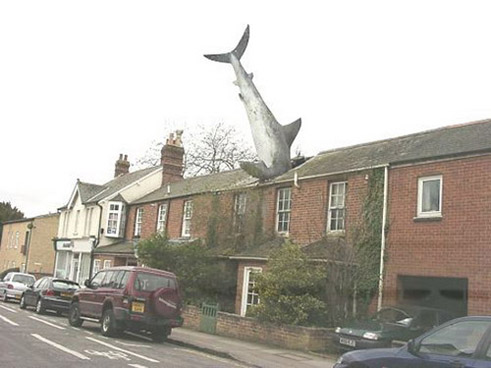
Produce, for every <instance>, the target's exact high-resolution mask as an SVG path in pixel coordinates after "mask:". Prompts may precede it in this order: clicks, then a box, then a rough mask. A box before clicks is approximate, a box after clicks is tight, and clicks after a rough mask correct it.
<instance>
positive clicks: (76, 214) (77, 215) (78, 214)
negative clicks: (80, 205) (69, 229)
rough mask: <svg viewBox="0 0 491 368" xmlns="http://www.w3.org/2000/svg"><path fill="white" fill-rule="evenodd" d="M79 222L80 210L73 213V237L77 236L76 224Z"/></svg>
mask: <svg viewBox="0 0 491 368" xmlns="http://www.w3.org/2000/svg"><path fill="white" fill-rule="evenodd" d="M79 220H80V210H77V212H76V213H75V229H74V230H73V235H77V234H78V223H79Z"/></svg>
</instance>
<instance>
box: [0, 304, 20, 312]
mask: <svg viewBox="0 0 491 368" xmlns="http://www.w3.org/2000/svg"><path fill="white" fill-rule="evenodd" d="M0 308H3V309H6V310H8V311H9V312H12V313H17V311H16V310H14V309H10V308H7V307H4V306H3V305H0Z"/></svg>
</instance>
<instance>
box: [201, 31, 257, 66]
mask: <svg viewBox="0 0 491 368" xmlns="http://www.w3.org/2000/svg"><path fill="white" fill-rule="evenodd" d="M248 42H249V25H248V26H247V27H246V29H245V31H244V34H243V35H242V38H241V39H240V41H239V44H238V45H237V47H236V48H235V49H234V50H233V51H232V52H227V53H225V54H209V55H204V56H205V58H208V59H210V60H213V61H218V62H219V63H230V56H231V55H232V54H234V55H235V56H236V57H237V59H239V60H240V58H241V57H242V55H243V54H244V51H245V49H246V48H247V43H248Z"/></svg>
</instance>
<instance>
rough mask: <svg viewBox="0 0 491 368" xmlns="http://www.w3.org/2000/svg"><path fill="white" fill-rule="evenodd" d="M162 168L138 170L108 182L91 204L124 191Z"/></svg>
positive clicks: (91, 199)
mask: <svg viewBox="0 0 491 368" xmlns="http://www.w3.org/2000/svg"><path fill="white" fill-rule="evenodd" d="M161 169H162V166H153V167H149V168H147V169H142V170H138V171H135V172H131V173H128V174H125V175H121V176H118V177H117V178H114V179H113V180H111V181H109V182H107V183H106V184H104V185H102V187H104V189H103V190H102V191H100V192H99V193H97V194H96V195H94V196H93V197H91V198H90V202H96V201H100V200H101V199H104V198H106V197H108V196H110V195H111V194H114V193H116V192H118V191H119V190H121V189H123V188H124V187H126V186H128V185H130V184H132V183H134V182H136V181H138V180H140V179H141V178H143V177H145V176H147V175H149V174H150V173H153V172H155V171H157V170H161Z"/></svg>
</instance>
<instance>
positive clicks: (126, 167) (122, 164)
mask: <svg viewBox="0 0 491 368" xmlns="http://www.w3.org/2000/svg"><path fill="white" fill-rule="evenodd" d="M129 172H130V162H129V161H128V155H124V158H123V155H122V154H121V153H120V154H119V160H117V161H116V164H115V167H114V177H115V178H117V177H118V176H121V175H124V174H128V173H129Z"/></svg>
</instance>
